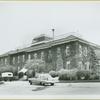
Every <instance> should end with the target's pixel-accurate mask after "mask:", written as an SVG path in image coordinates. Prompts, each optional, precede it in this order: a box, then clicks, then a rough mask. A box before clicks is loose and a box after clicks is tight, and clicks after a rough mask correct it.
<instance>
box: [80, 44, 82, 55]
mask: <svg viewBox="0 0 100 100" xmlns="http://www.w3.org/2000/svg"><path fill="white" fill-rule="evenodd" d="M79 55H80V56H81V55H82V46H81V45H79Z"/></svg>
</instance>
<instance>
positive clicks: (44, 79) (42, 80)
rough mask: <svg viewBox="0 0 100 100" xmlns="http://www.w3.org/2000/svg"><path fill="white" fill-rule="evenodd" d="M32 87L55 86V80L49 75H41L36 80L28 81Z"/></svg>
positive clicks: (30, 79)
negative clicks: (35, 85) (34, 85)
mask: <svg viewBox="0 0 100 100" xmlns="http://www.w3.org/2000/svg"><path fill="white" fill-rule="evenodd" d="M28 81H29V83H30V85H32V84H37V85H51V86H53V85H54V81H53V78H52V77H51V76H50V75H49V74H41V75H38V76H36V77H35V78H29V79H28Z"/></svg>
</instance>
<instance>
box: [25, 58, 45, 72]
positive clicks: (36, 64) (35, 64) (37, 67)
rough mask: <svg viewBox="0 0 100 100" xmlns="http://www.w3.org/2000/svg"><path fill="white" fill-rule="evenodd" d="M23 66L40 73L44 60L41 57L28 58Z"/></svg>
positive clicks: (43, 69) (43, 66) (42, 69)
mask: <svg viewBox="0 0 100 100" xmlns="http://www.w3.org/2000/svg"><path fill="white" fill-rule="evenodd" d="M25 68H26V69H28V70H34V71H35V72H39V73H41V72H44V71H45V62H44V61H43V60H41V59H32V60H28V61H27V62H26V64H25Z"/></svg>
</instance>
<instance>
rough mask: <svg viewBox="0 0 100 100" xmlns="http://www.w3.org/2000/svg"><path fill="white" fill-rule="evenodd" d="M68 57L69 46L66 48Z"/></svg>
mask: <svg viewBox="0 0 100 100" xmlns="http://www.w3.org/2000/svg"><path fill="white" fill-rule="evenodd" d="M68 55H69V46H66V56H68Z"/></svg>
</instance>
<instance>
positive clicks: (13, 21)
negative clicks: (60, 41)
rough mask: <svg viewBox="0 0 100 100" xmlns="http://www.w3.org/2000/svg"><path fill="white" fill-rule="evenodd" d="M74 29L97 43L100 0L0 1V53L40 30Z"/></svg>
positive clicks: (24, 42) (63, 31)
mask: <svg viewBox="0 0 100 100" xmlns="http://www.w3.org/2000/svg"><path fill="white" fill-rule="evenodd" d="M52 28H54V29H55V37H56V36H58V35H63V34H68V33H69V32H76V33H77V34H79V35H80V36H81V37H82V38H84V39H86V40H88V41H90V42H93V43H96V44H99V45H100V2H74V1H72V2H68V1H67V2H61V1H60V2H58V1H55V2H54V1H51V2H50V1H48V2H46V1H45V2H44V1H38V2H36V1H33V2H32V1H31V2H25V1H23V2H10V1H9V2H7V1H5V2H0V54H3V53H6V52H8V51H10V50H14V49H17V48H21V47H25V46H26V45H27V44H31V42H32V39H33V38H34V37H36V36H37V35H40V34H47V35H50V36H52V31H51V29H52Z"/></svg>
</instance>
